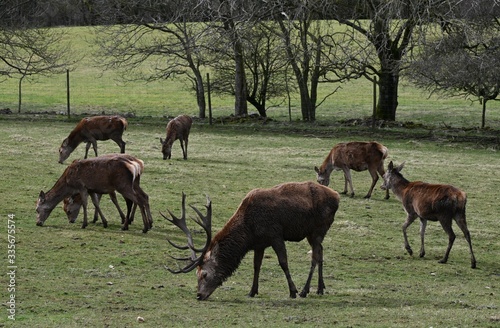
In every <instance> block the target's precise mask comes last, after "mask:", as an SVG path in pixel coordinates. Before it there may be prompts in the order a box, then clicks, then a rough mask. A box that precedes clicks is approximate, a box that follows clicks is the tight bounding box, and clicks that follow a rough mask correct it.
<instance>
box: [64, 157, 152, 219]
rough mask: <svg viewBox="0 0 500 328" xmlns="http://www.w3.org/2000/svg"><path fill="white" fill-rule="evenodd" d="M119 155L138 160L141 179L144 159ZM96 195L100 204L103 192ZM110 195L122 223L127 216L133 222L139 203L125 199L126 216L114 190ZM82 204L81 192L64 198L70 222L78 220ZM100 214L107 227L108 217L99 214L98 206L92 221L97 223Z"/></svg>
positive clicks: (133, 160) (65, 210) (131, 160)
mask: <svg viewBox="0 0 500 328" xmlns="http://www.w3.org/2000/svg"><path fill="white" fill-rule="evenodd" d="M105 156H106V157H113V156H116V154H108V155H102V156H101V157H105ZM119 156H120V157H121V158H122V159H126V160H128V161H130V162H136V163H137V165H139V167H140V172H139V176H138V177H137V178H136V179H140V175H141V174H142V173H143V172H144V162H143V161H142V160H140V159H137V158H135V157H133V156H130V155H125V154H122V155H119ZM92 197H93V196H92ZM95 197H96V199H95V200H94V201H96V202H97V203H98V204H100V202H101V197H102V194H95ZM109 197H110V198H111V201H112V202H113V204H114V205H115V207H116V209H117V210H118V213H119V214H120V217H121V220H122V224H123V225H125V224H126V220H127V218H128V223H132V222H133V221H134V214H135V210H136V208H137V204H133V203H132V201H130V200H127V199H126V200H125V201H126V203H127V215H126V216H125V214H123V212H122V210H121V208H120V205H119V204H118V199H117V198H116V193H115V192H114V191H113V192H111V193H109ZM94 201H93V202H94ZM82 205H83V201H82V197H81V196H80V194H79V193H77V194H74V195H72V196H70V197H66V198H64V199H63V210H64V212H65V213H66V216H67V217H68V221H69V222H71V223H74V222H75V221H76V219H77V218H78V214H79V213H80V208H81V207H82ZM132 205H133V208H132V209H131V206H132ZM99 216H101V221H102V225H103V227H104V228H107V226H108V221H107V220H106V218H105V217H104V216H103V215H101V214H99V211H98V210H97V208H95V211H94V219H93V220H92V223H96V222H97V220H98V219H99Z"/></svg>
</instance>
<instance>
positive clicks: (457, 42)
mask: <svg viewBox="0 0 500 328" xmlns="http://www.w3.org/2000/svg"><path fill="white" fill-rule="evenodd" d="M485 4H486V2H485V1H479V2H477V3H475V6H473V7H468V8H466V9H467V11H466V12H463V11H462V13H461V15H460V16H462V17H463V18H464V19H463V20H454V21H450V22H447V23H446V25H444V26H443V28H441V29H438V30H437V31H436V33H435V34H434V40H435V41H432V42H428V43H427V44H426V45H425V47H424V49H423V50H422V52H421V53H420V54H419V55H420V56H419V59H418V60H416V61H415V62H413V64H412V65H411V69H410V70H409V71H408V76H409V77H410V79H411V80H412V81H413V82H414V83H415V84H416V85H417V86H419V87H421V88H423V89H425V90H427V91H429V92H430V93H431V94H432V93H437V94H441V95H444V96H460V97H464V98H466V99H470V100H473V101H474V100H478V101H479V103H480V104H481V105H482V120H481V127H482V128H484V127H485V124H486V103H487V102H488V101H490V100H497V97H498V95H499V94H500V37H499V35H500V20H499V19H498V18H497V17H498V13H499V11H500V4H499V3H494V4H493V6H490V5H487V6H486V5H485Z"/></svg>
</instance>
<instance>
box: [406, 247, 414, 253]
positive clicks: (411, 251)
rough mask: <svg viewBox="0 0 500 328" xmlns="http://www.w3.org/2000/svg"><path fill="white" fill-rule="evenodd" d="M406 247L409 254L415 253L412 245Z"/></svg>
mask: <svg viewBox="0 0 500 328" xmlns="http://www.w3.org/2000/svg"><path fill="white" fill-rule="evenodd" d="M405 249H406V251H407V252H408V254H410V255H413V250H412V249H411V247H410V246H406V247H405Z"/></svg>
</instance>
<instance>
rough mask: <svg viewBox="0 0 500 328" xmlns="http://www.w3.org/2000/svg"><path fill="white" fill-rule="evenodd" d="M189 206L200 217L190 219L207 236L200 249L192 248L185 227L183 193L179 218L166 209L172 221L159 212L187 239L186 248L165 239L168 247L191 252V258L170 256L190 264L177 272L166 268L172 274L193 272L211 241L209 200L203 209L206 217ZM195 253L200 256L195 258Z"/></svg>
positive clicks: (189, 234)
mask: <svg viewBox="0 0 500 328" xmlns="http://www.w3.org/2000/svg"><path fill="white" fill-rule="evenodd" d="M189 206H190V207H191V208H192V209H193V210H194V211H195V212H196V214H198V216H199V217H200V218H199V219H198V218H196V219H194V218H191V219H192V220H193V221H194V222H196V223H197V224H198V225H199V226H200V227H202V228H203V230H205V233H206V235H207V240H206V242H205V246H203V248H201V249H200V248H196V247H195V246H194V243H193V236H192V235H191V231H190V230H189V228H188V227H187V224H186V194H184V192H183V193H182V210H181V217H180V218H177V217H176V216H175V215H174V214H173V213H172V212H170V210H168V209H167V211H168V213H169V214H170V216H171V217H172V219H169V218H168V217H166V216H165V215H163V213H161V212H160V214H161V216H163V217H164V218H165V219H166V220H167V221H169V222H171V223H173V224H174V225H175V226H177V227H178V228H180V229H181V230H182V231H183V232H184V233H185V234H186V236H187V239H188V241H187V245H186V246H179V245H177V244H175V243H173V242H172V241H170V240H169V239H168V238H167V241H168V242H169V243H170V245H172V246H174V247H175V248H177V249H180V250H186V249H190V250H191V257H185V258H176V257H172V256H171V257H172V258H173V259H175V260H179V261H190V263H189V264H188V265H186V266H185V267H184V268H182V269H180V270H177V271H175V270H172V269H170V268H168V267H166V268H167V270H168V271H170V272H172V273H187V272H190V271H191V270H193V269H194V268H195V267H196V266H197V265H198V264H199V263H200V261H201V260H202V258H203V256H204V255H205V252H206V250H207V248H208V245H209V244H210V241H211V240H212V201H211V200H210V198H209V197H208V196H207V205H205V207H206V208H207V215H205V216H204V215H203V214H202V213H201V212H200V211H199V210H198V209H197V208H195V207H194V206H192V205H189ZM196 253H201V255H200V256H198V257H196Z"/></svg>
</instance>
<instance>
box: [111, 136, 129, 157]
mask: <svg viewBox="0 0 500 328" xmlns="http://www.w3.org/2000/svg"><path fill="white" fill-rule="evenodd" d="M111 140H113V141H114V142H116V144H117V145H118V147H120V153H122V154H125V144H126V142H125V141H123V139H122V137H121V136H115V137H113V138H111Z"/></svg>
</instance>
